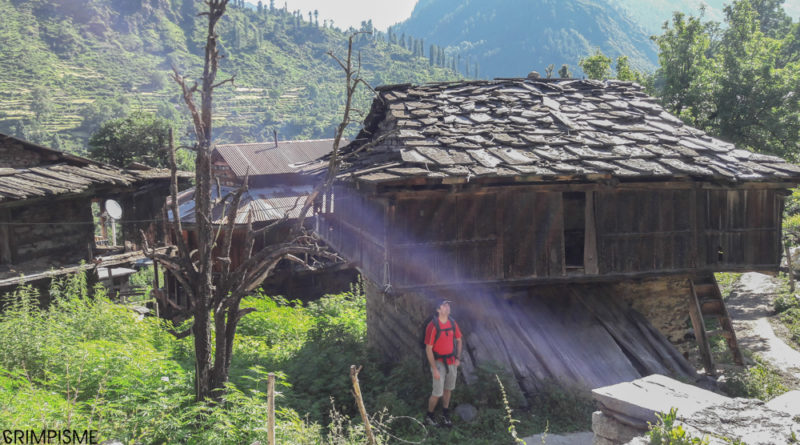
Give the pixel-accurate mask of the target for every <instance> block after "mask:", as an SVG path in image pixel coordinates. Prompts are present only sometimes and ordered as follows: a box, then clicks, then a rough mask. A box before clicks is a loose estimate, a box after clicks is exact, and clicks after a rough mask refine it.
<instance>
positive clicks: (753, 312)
mask: <svg viewBox="0 0 800 445" xmlns="http://www.w3.org/2000/svg"><path fill="white" fill-rule="evenodd" d="M778 286H779V281H778V279H777V278H773V277H770V276H768V275H764V274H760V273H755V272H748V273H746V274H743V275H742V276H741V278H739V280H738V281H737V282H736V283H735V284H734V286H733V290H732V291H731V294H730V296H728V298H727V299H726V300H725V304H726V305H727V307H728V312H729V313H730V315H731V319H732V321H733V328H734V330H735V331H736V337H737V339H738V341H739V345H740V346H741V347H743V348H746V349H748V350H750V351H752V352H754V353H756V354H758V355H760V356H761V357H762V358H764V359H765V360H766V361H767V362H768V363H770V364H772V365H773V366H775V367H776V368H778V369H780V370H781V371H783V372H785V373H786V374H789V375H792V376H794V377H795V378H797V379H800V352H798V351H796V350H794V349H792V348H791V347H790V346H789V345H787V344H786V343H785V342H784V341H783V340H781V339H780V338H778V336H777V335H775V331H774V330H773V329H772V326H771V325H770V323H769V319H770V316H771V315H772V312H773V301H774V300H775V297H776V296H777V290H778Z"/></svg>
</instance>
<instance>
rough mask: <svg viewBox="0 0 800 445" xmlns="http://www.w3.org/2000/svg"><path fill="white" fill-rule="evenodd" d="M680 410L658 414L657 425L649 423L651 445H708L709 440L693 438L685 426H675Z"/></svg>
mask: <svg viewBox="0 0 800 445" xmlns="http://www.w3.org/2000/svg"><path fill="white" fill-rule="evenodd" d="M677 413H678V410H677V409H675V408H672V409H670V410H669V413H658V414H656V418H658V423H656V424H655V425H653V424H651V423H650V422H647V424H648V425H649V426H650V431H648V433H647V436H648V438H649V439H650V442H649V443H650V445H708V438H706V437H704V438H702V439H699V438H696V437H692V436H691V435H689V433H687V432H686V431H685V430H684V429H683V426H681V425H675V419H676V418H677Z"/></svg>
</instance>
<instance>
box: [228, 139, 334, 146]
mask: <svg viewBox="0 0 800 445" xmlns="http://www.w3.org/2000/svg"><path fill="white" fill-rule="evenodd" d="M333 140H334V138H323V139H293V140H290V141H278V143H279V144H285V143H291V144H295V143H298V142H322V141H333ZM274 143H275V141H264V142H233V143H230V144H217V145H215V146H214V147H230V146H233V145H264V144H274Z"/></svg>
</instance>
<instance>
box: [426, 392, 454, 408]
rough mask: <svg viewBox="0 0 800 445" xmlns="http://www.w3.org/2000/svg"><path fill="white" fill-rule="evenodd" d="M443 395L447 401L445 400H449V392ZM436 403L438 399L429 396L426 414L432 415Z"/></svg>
mask: <svg viewBox="0 0 800 445" xmlns="http://www.w3.org/2000/svg"><path fill="white" fill-rule="evenodd" d="M444 393H445V394H447V399H446V400H450V394H448V393H449V391H445V392H444ZM437 403H439V397H436V396H431V397H430V398H429V399H428V412H429V413H432V412H433V411H434V410H435V409H436V404H437Z"/></svg>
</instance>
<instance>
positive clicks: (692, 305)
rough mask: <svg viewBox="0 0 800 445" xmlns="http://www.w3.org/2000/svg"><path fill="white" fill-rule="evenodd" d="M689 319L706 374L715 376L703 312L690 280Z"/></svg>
mask: <svg viewBox="0 0 800 445" xmlns="http://www.w3.org/2000/svg"><path fill="white" fill-rule="evenodd" d="M689 317H690V318H691V319H692V328H693V329H694V336H695V338H696V339H697V346H699V347H700V356H701V357H702V359H703V366H704V367H705V368H706V374H708V375H715V374H716V369H714V360H713V359H712V358H711V345H709V343H708V335H707V334H706V324H705V322H704V321H703V312H702V311H701V310H700V302H699V301H698V300H697V293H696V292H695V290H694V282H693V281H692V279H689Z"/></svg>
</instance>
